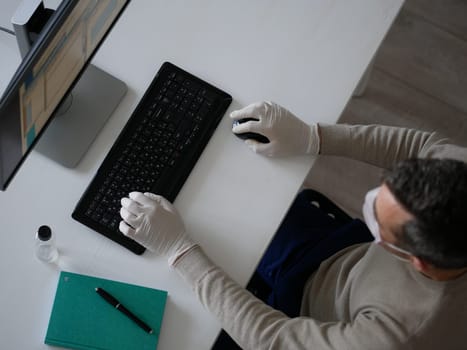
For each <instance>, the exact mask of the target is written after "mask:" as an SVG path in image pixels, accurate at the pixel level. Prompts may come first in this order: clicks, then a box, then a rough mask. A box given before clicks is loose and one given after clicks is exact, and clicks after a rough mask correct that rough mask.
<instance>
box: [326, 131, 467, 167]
mask: <svg viewBox="0 0 467 350" xmlns="http://www.w3.org/2000/svg"><path fill="white" fill-rule="evenodd" d="M319 132H320V141H321V145H320V154H321V155H333V156H342V157H349V158H352V159H355V160H360V161H363V162H366V163H369V164H372V165H376V166H379V167H381V168H389V167H391V166H392V165H394V164H395V163H396V162H398V161H400V160H404V159H408V158H435V157H436V158H441V157H449V158H455V159H460V160H463V161H467V149H465V148H462V147H458V146H454V145H452V144H450V143H449V140H448V139H446V138H442V137H441V136H440V135H439V134H438V133H436V132H424V131H419V130H414V129H407V128H399V127H390V126H382V125H365V126H364V125H345V124H337V125H325V124H320V125H319Z"/></svg>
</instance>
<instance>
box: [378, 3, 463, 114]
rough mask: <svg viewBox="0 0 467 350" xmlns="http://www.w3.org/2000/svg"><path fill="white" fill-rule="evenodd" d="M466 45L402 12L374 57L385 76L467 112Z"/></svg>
mask: <svg viewBox="0 0 467 350" xmlns="http://www.w3.org/2000/svg"><path fill="white" fill-rule="evenodd" d="M466 62H467V42H466V41H463V40H461V39H459V38H457V37H455V36H453V35H451V34H450V33H447V32H446V31H443V30H441V29H439V28H438V27H436V26H434V25H432V24H430V23H429V22H426V21H424V20H423V19H421V18H420V17H417V16H414V15H412V14H411V13H409V12H407V11H402V12H401V13H400V14H399V16H398V17H397V19H396V21H395V23H394V25H393V27H392V28H391V30H390V31H389V33H388V35H387V37H386V39H385V41H384V45H382V46H381V48H380V50H379V52H378V55H377V56H376V60H375V66H376V67H378V68H379V69H381V70H383V71H385V72H386V73H388V74H391V75H393V76H394V77H396V78H398V79H400V80H402V81H404V82H405V83H406V84H408V85H410V86H412V87H416V88H418V89H420V90H422V91H424V92H425V93H427V94H428V95H431V96H432V97H435V98H438V99H440V100H441V101H444V102H446V103H448V104H451V105H452V106H454V107H456V108H458V109H459V110H461V111H463V112H467V98H466V97H467V65H466Z"/></svg>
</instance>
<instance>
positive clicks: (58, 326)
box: [45, 272, 167, 350]
mask: <svg viewBox="0 0 467 350" xmlns="http://www.w3.org/2000/svg"><path fill="white" fill-rule="evenodd" d="M97 287H99V288H103V289H105V290H106V291H107V292H109V293H110V294H112V295H113V296H114V297H115V298H116V299H118V301H120V302H121V303H122V305H124V306H125V307H126V308H127V309H129V310H130V311H132V312H133V313H134V314H135V315H136V316H138V318H140V319H141V320H142V321H143V322H145V323H146V324H148V325H149V326H150V327H151V328H152V329H153V333H152V334H149V333H147V332H145V331H144V330H143V329H141V328H140V327H139V326H138V325H137V324H136V323H134V322H133V321H132V320H130V319H129V318H128V317H126V316H125V315H124V314H123V313H121V312H120V311H118V310H117V309H115V308H114V307H113V306H112V305H110V304H109V303H107V302H106V301H105V300H104V299H103V298H101V297H100V296H99V295H98V294H97V293H96V291H95V288H97ZM166 300H167V292H166V291H162V290H157V289H152V288H146V287H141V286H136V285H132V284H127V283H122V282H116V281H111V280H106V279H102V278H96V277H91V276H85V275H80V274H76V273H70V272H61V273H60V279H59V281H58V286H57V292H56V294H55V300H54V304H53V308H52V313H51V315H50V320H49V326H48V329H47V335H46V337H45V343H46V344H49V345H54V346H61V347H65V348H70V349H99V350H107V349H108V350H110V349H112V350H118V349H150V350H155V349H156V348H157V342H158V340H159V334H160V328H161V324H162V317H163V315H164V309H165V302H166Z"/></svg>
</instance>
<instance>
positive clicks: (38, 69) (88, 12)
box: [0, 0, 129, 190]
mask: <svg viewBox="0 0 467 350" xmlns="http://www.w3.org/2000/svg"><path fill="white" fill-rule="evenodd" d="M128 2H129V1H128V0H64V1H62V2H61V3H60V5H59V7H58V8H57V10H56V11H55V12H54V14H53V15H52V16H51V18H50V20H48V21H47V24H46V25H45V26H44V28H43V29H42V31H41V32H40V34H39V36H38V38H37V39H36V41H35V42H34V45H33V46H32V47H31V49H30V50H29V52H28V54H27V55H26V56H25V57H24V59H23V61H22V63H21V65H20V67H19V68H18V70H17V71H16V73H15V75H14V76H13V78H12V80H11V82H10V84H9V85H8V87H7V89H6V91H5V93H4V94H3V96H2V99H1V101H0V187H1V189H2V190H4V189H5V188H6V186H7V185H8V183H9V182H10V181H11V179H12V177H13V176H14V174H15V172H16V171H17V170H18V168H19V166H20V165H21V163H22V162H23V161H24V159H25V157H26V156H27V155H28V153H29V152H30V151H31V148H32V147H33V146H34V145H35V144H36V142H37V141H38V138H39V137H40V136H41V135H42V133H43V131H44V129H45V127H46V126H48V124H49V122H50V121H51V119H52V118H51V117H52V116H54V114H56V111H57V110H58V107H59V106H60V104H61V103H62V101H63V100H64V98H65V97H66V96H67V94H68V93H69V92H70V91H71V89H72V88H73V86H75V84H76V82H77V81H78V80H79V79H80V77H81V76H82V73H83V71H84V70H85V68H86V67H87V65H88V63H89V62H90V60H91V58H92V57H93V55H94V53H95V52H96V51H97V49H98V48H99V46H100V44H101V43H102V42H103V40H104V38H105V37H106V35H107V34H108V32H109V31H110V29H111V28H112V26H113V24H114V23H115V22H116V20H117V19H118V18H119V16H120V15H121V13H122V11H123V10H124V8H125V6H126V5H127V3H128Z"/></svg>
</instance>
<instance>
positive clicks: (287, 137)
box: [230, 102, 320, 156]
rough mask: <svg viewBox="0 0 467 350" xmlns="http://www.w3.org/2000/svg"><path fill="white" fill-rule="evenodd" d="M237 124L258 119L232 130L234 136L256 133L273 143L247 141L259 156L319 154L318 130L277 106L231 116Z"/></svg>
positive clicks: (269, 104) (258, 105)
mask: <svg viewBox="0 0 467 350" xmlns="http://www.w3.org/2000/svg"><path fill="white" fill-rule="evenodd" d="M230 118H232V119H233V120H240V119H244V118H254V119H257V121H248V122H246V123H242V124H239V125H237V126H234V127H233V128H232V131H233V132H234V133H237V134H238V133H245V132H254V133H258V134H262V135H264V136H266V137H267V138H268V139H269V141H270V142H269V143H260V142H257V141H255V140H251V139H248V140H245V143H246V144H247V145H248V146H249V147H250V148H251V149H252V150H253V151H254V152H256V153H259V154H262V155H266V156H293V155H303V154H311V155H317V154H318V153H319V145H320V140H319V134H318V126H317V124H315V123H313V124H311V125H308V124H306V123H305V122H303V121H302V120H300V119H299V118H297V117H296V116H295V115H293V114H292V113H291V112H289V111H288V110H287V109H285V108H283V107H281V106H279V105H278V104H276V103H273V102H257V103H253V104H251V105H249V106H247V107H245V108H243V109H240V110H237V111H234V112H232V113H231V114H230Z"/></svg>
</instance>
